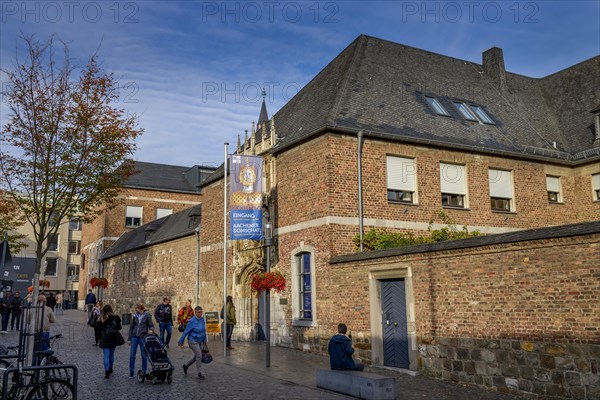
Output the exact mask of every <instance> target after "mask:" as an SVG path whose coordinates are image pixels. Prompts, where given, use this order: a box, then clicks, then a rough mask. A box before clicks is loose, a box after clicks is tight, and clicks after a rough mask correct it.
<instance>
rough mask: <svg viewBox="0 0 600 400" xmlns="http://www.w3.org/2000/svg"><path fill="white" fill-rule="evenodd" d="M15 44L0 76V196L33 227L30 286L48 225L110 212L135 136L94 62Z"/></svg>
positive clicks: (129, 167) (132, 119)
mask: <svg viewBox="0 0 600 400" xmlns="http://www.w3.org/2000/svg"><path fill="white" fill-rule="evenodd" d="M22 40H23V45H24V46H23V48H22V49H19V50H18V51H17V56H16V57H15V61H14V63H13V68H12V69H11V70H6V69H2V73H3V75H4V76H5V77H6V79H5V81H6V83H7V84H6V85H5V86H4V87H3V92H2V95H3V100H4V101H5V102H6V103H7V105H8V108H9V111H10V112H9V115H8V119H7V122H6V124H5V125H4V126H3V127H2V132H1V136H0V173H1V175H0V190H2V191H4V192H5V193H6V194H7V196H8V197H9V198H10V200H11V201H12V202H13V203H14V204H16V205H17V206H18V209H19V212H20V213H21V214H22V216H23V218H25V220H26V221H27V222H28V223H29V224H30V225H31V226H32V227H33V232H34V241H35V243H36V276H35V282H37V278H38V276H39V273H40V267H41V260H42V258H43V257H44V256H45V254H46V252H47V251H48V240H47V239H48V237H49V236H50V235H52V234H54V233H56V232H57V231H58V228H59V224H53V223H49V222H51V220H55V221H69V220H71V219H72V218H73V217H75V216H77V218H79V219H81V220H83V221H90V220H93V219H94V218H95V217H96V216H97V215H98V214H99V213H100V212H101V211H102V207H101V206H103V205H107V206H109V207H110V206H113V205H115V204H116V203H117V202H118V199H117V196H118V194H119V193H120V191H121V189H122V183H123V182H124V181H125V180H126V179H127V178H128V177H129V176H131V174H132V173H133V172H134V171H133V162H132V161H131V160H130V159H131V156H132V154H133V153H134V151H135V150H136V144H135V139H136V138H137V137H138V136H139V135H140V134H141V133H142V130H141V129H138V128H137V116H135V115H128V114H126V112H125V110H123V109H119V108H117V107H115V103H116V102H118V100H119V97H118V96H119V91H118V90H116V89H117V85H118V82H117V81H116V80H115V79H114V77H113V75H112V74H109V73H106V72H105V71H104V70H103V69H102V68H101V67H100V65H99V63H98V61H97V59H96V57H95V56H93V57H91V58H90V59H89V60H88V62H87V64H86V65H84V66H81V67H74V66H73V65H72V63H71V58H70V56H69V49H68V46H67V45H66V44H65V43H63V42H60V41H59V40H57V39H56V38H55V37H54V36H52V37H50V38H49V39H48V40H47V41H42V42H40V41H38V40H36V39H34V38H33V37H23V38H22ZM57 50H59V51H57ZM36 286H37V285H36ZM36 289H37V288H36Z"/></svg>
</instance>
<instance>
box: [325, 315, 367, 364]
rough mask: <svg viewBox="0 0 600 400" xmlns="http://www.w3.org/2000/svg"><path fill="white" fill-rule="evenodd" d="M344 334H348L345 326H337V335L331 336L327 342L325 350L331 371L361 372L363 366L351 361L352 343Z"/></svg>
mask: <svg viewBox="0 0 600 400" xmlns="http://www.w3.org/2000/svg"><path fill="white" fill-rule="evenodd" d="M346 332H348V327H347V326H346V324H339V325H338V333H337V335H333V336H332V337H331V339H330V340H329V345H328V346H327V349H328V351H329V364H330V366H331V369H338V370H350V371H362V370H363V369H364V368H365V366H364V365H363V364H361V363H357V362H355V361H354V360H353V359H352V354H354V349H353V348H352V341H351V340H350V338H349V337H348V336H346Z"/></svg>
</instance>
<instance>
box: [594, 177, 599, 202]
mask: <svg viewBox="0 0 600 400" xmlns="http://www.w3.org/2000/svg"><path fill="white" fill-rule="evenodd" d="M592 188H593V190H594V200H600V174H595V175H592Z"/></svg>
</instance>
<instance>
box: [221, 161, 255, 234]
mask: <svg viewBox="0 0 600 400" xmlns="http://www.w3.org/2000/svg"><path fill="white" fill-rule="evenodd" d="M229 160H230V163H229V165H230V170H231V172H230V174H229V177H230V178H229V191H230V192H229V193H230V196H229V197H230V213H229V224H230V226H229V228H230V229H229V238H230V239H231V240H244V239H250V240H262V239H263V229H262V173H263V158H262V157H257V156H240V155H232V156H230V157H229Z"/></svg>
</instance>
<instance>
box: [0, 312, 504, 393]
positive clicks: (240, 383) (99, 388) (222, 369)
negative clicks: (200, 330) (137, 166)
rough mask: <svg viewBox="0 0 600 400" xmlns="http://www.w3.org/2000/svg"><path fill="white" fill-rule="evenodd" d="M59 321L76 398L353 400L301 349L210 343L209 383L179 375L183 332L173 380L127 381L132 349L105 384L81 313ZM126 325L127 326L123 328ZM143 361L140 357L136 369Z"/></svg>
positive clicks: (416, 379)
mask: <svg viewBox="0 0 600 400" xmlns="http://www.w3.org/2000/svg"><path fill="white" fill-rule="evenodd" d="M57 314H58V315H57V323H56V324H54V325H53V327H52V331H51V334H53V335H54V334H56V333H59V332H60V333H62V334H63V336H64V339H61V340H60V343H59V345H58V346H57V347H55V350H56V352H57V354H58V357H59V358H60V359H61V360H62V361H63V362H64V363H66V364H75V365H76V366H77V368H78V370H79V384H78V398H79V399H89V398H96V399H100V398H107V399H111V400H120V399H127V400H137V399H144V400H146V399H148V400H149V399H157V400H158V399H160V400H164V399H178V400H179V399H201V398H207V399H208V398H211V399H349V398H351V397H349V396H345V395H342V394H338V393H333V392H329V391H325V390H322V389H319V388H317V387H316V370H317V368H328V365H329V360H328V358H327V357H324V356H320V355H316V354H311V353H306V352H302V351H299V350H292V349H285V348H280V347H271V366H270V368H266V366H265V364H266V360H265V344H264V342H234V343H233V345H234V347H235V349H234V350H232V351H230V352H228V354H227V356H225V357H224V356H223V342H222V341H220V340H219V339H218V338H216V339H214V340H212V341H211V340H210V339H209V346H210V348H211V353H212V355H213V357H214V361H213V362H212V363H211V364H208V365H203V370H202V372H203V373H204V374H205V375H206V379H205V380H203V381H200V380H199V379H198V378H197V377H196V369H195V366H192V367H190V369H189V374H188V375H187V376H186V375H184V374H183V370H182V368H181V365H182V364H183V363H184V362H185V361H187V360H188V359H189V358H190V357H191V354H192V353H191V350H189V349H188V348H187V347H185V348H184V349H179V348H178V347H177V339H178V338H179V337H180V335H181V334H180V333H179V332H177V331H176V330H174V332H173V338H172V339H171V345H172V346H171V350H169V358H170V359H171V362H172V363H173V365H174V366H175V368H176V369H175V371H174V374H173V383H172V384H170V385H169V384H167V383H160V384H157V385H152V384H151V383H150V382H148V381H146V382H144V383H143V384H140V383H138V382H137V380H135V379H130V378H129V347H128V346H127V345H124V346H120V347H117V351H116V353H115V368H114V369H115V372H114V373H113V375H112V376H111V378H110V379H104V368H103V365H102V351H101V349H99V348H98V347H94V346H92V345H93V343H94V333H93V329H92V328H90V327H88V326H87V325H86V320H87V315H86V313H85V312H83V311H77V310H67V311H63V312H59V313H57ZM127 328H128V326H124V329H127ZM17 341H18V334H17V333H16V332H9V333H8V334H4V335H1V336H0V343H2V344H5V345H13V344H16V343H17ZM140 366H141V363H140V360H139V354H138V359H137V367H136V368H138V369H139V368H140ZM369 370H371V371H372V372H376V373H379V374H385V375H391V376H394V377H395V378H396V396H397V398H399V399H403V400H417V399H431V400H454V399H457V400H508V399H515V397H512V396H508V395H505V394H500V393H491V392H486V391H484V390H482V389H479V388H467V387H463V386H459V385H454V384H451V383H447V382H441V381H436V380H432V379H429V378H425V377H421V376H411V375H407V374H402V373H397V372H395V371H389V370H384V369H381V368H369Z"/></svg>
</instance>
